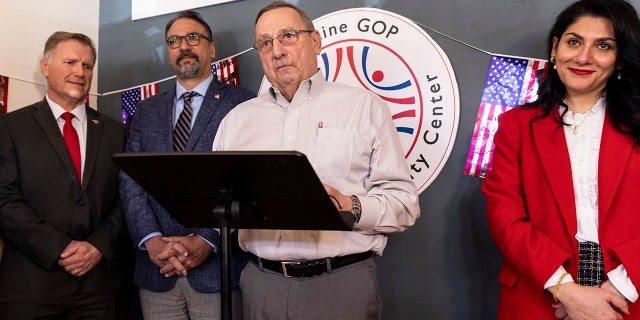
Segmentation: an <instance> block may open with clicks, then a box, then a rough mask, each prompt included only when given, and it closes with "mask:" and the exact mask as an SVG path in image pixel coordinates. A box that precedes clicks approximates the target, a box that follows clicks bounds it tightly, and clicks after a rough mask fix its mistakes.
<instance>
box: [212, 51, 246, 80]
mask: <svg viewBox="0 0 640 320" xmlns="http://www.w3.org/2000/svg"><path fill="white" fill-rule="evenodd" d="M211 72H213V75H214V77H216V78H217V79H218V81H219V82H220V83H227V84H233V85H236V86H239V85H240V77H239V76H238V65H237V63H236V58H235V57H232V58H229V59H226V60H222V61H218V62H217V63H214V64H212V65H211Z"/></svg>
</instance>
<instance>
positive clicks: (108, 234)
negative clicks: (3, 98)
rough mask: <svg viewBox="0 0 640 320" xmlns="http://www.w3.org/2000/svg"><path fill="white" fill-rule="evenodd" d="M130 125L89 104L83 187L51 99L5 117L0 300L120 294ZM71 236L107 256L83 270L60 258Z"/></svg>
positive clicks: (0, 158) (0, 130)
mask: <svg viewBox="0 0 640 320" xmlns="http://www.w3.org/2000/svg"><path fill="white" fill-rule="evenodd" d="M125 139H126V127H125V126H124V125H123V124H121V123H118V122H116V121H115V120H113V119H110V118H108V117H106V116H103V115H101V114H100V113H98V112H97V111H95V110H93V109H91V108H87V148H86V159H85V169H84V174H83V175H84V178H83V182H82V186H80V185H79V184H78V180H77V177H76V173H75V170H74V167H73V164H72V162H71V157H70V156H69V152H68V151H67V147H66V145H65V143H64V139H63V137H62V133H61V132H60V128H59V127H58V124H57V123H56V120H55V119H54V117H53V113H52V112H51V108H50V107H49V105H48V104H47V102H46V100H43V101H40V102H37V103H35V104H32V105H30V106H27V107H24V108H22V109H19V110H16V111H14V112H10V113H7V114H3V115H1V116H0V233H1V234H2V236H3V237H4V239H5V247H4V253H3V257H2V260H1V261H0V288H1V289H0V301H4V302H11V301H34V300H41V299H49V298H56V297H61V296H65V295H70V294H72V293H74V292H76V291H78V290H79V291H80V292H86V293H91V294H97V295H108V294H114V290H115V288H116V286H117V285H118V284H119V283H120V280H121V265H120V259H121V258H122V257H121V252H120V251H119V250H118V248H121V247H122V246H121V244H122V241H124V236H125V235H126V234H125V231H124V229H123V228H124V221H123V217H122V209H121V207H120V201H119V197H118V167H117V166H116V165H115V164H114V163H113V162H112V160H111V156H112V154H113V153H116V152H122V150H123V148H124V143H125ZM71 240H83V241H87V242H89V243H91V244H92V245H93V246H95V247H96V248H97V249H98V250H99V251H100V252H101V253H102V255H103V259H102V260H101V261H100V263H99V264H98V265H97V266H96V267H95V268H94V269H93V270H91V271H89V272H88V273H87V274H86V275H84V276H82V277H79V278H78V277H75V276H72V275H70V274H69V273H67V272H66V271H65V270H64V269H63V268H62V267H60V266H59V265H58V263H57V260H58V257H59V255H60V253H62V251H63V250H64V248H65V247H66V246H67V245H68V244H69V242H70V241H71Z"/></svg>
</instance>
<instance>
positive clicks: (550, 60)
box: [549, 56, 556, 64]
mask: <svg viewBox="0 0 640 320" xmlns="http://www.w3.org/2000/svg"><path fill="white" fill-rule="evenodd" d="M549 62H551V63H553V64H555V63H556V56H551V58H549Z"/></svg>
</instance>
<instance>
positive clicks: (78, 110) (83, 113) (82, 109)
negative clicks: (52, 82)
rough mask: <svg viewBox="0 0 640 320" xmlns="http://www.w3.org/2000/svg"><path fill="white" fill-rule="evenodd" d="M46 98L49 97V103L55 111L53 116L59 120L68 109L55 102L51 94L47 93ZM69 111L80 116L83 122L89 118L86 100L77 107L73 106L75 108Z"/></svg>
mask: <svg viewBox="0 0 640 320" xmlns="http://www.w3.org/2000/svg"><path fill="white" fill-rule="evenodd" d="M45 98H46V99H47V103H48V104H49V107H50V108H51V112H52V113H53V117H54V118H55V119H56V120H58V119H59V118H60V116H61V115H62V114H63V113H65V112H67V110H65V109H64V108H62V107H61V106H60V105H59V104H57V103H55V102H53V100H51V98H49V95H45ZM69 112H71V113H73V115H74V116H76V118H78V120H80V122H81V123H84V122H85V121H86V120H87V109H86V105H85V104H84V102H83V103H81V104H79V105H77V106H76V107H75V108H73V110H71V111H69Z"/></svg>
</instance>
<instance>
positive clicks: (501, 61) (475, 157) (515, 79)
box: [464, 55, 547, 178]
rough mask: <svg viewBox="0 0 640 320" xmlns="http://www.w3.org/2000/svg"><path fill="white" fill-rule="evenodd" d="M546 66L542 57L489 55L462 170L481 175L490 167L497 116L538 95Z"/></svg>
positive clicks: (472, 174)
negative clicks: (485, 77)
mask: <svg viewBox="0 0 640 320" xmlns="http://www.w3.org/2000/svg"><path fill="white" fill-rule="evenodd" d="M546 67H547V62H546V61H544V60H539V59H532V58H516V57H509V56H498V55H493V56H491V63H489V70H488V71H487V79H486V81H485V85H484V91H483V92H482V100H481V101H480V107H479V110H478V116H477V117H476V126H475V129H474V130H473V137H472V138H471V147H470V148H469V155H468V157H467V164H466V166H465V169H464V173H465V174H468V175H470V176H475V177H480V178H484V177H485V176H486V174H487V173H489V171H491V156H492V154H493V148H494V145H493V136H494V135H495V133H496V131H497V130H498V116H499V115H500V114H502V113H503V112H506V111H507V110H510V109H512V108H514V107H517V106H520V105H522V104H525V103H527V102H531V101H534V100H536V99H537V98H538V84H539V83H540V80H541V79H542V78H543V77H544V76H545V75H546Z"/></svg>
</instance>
